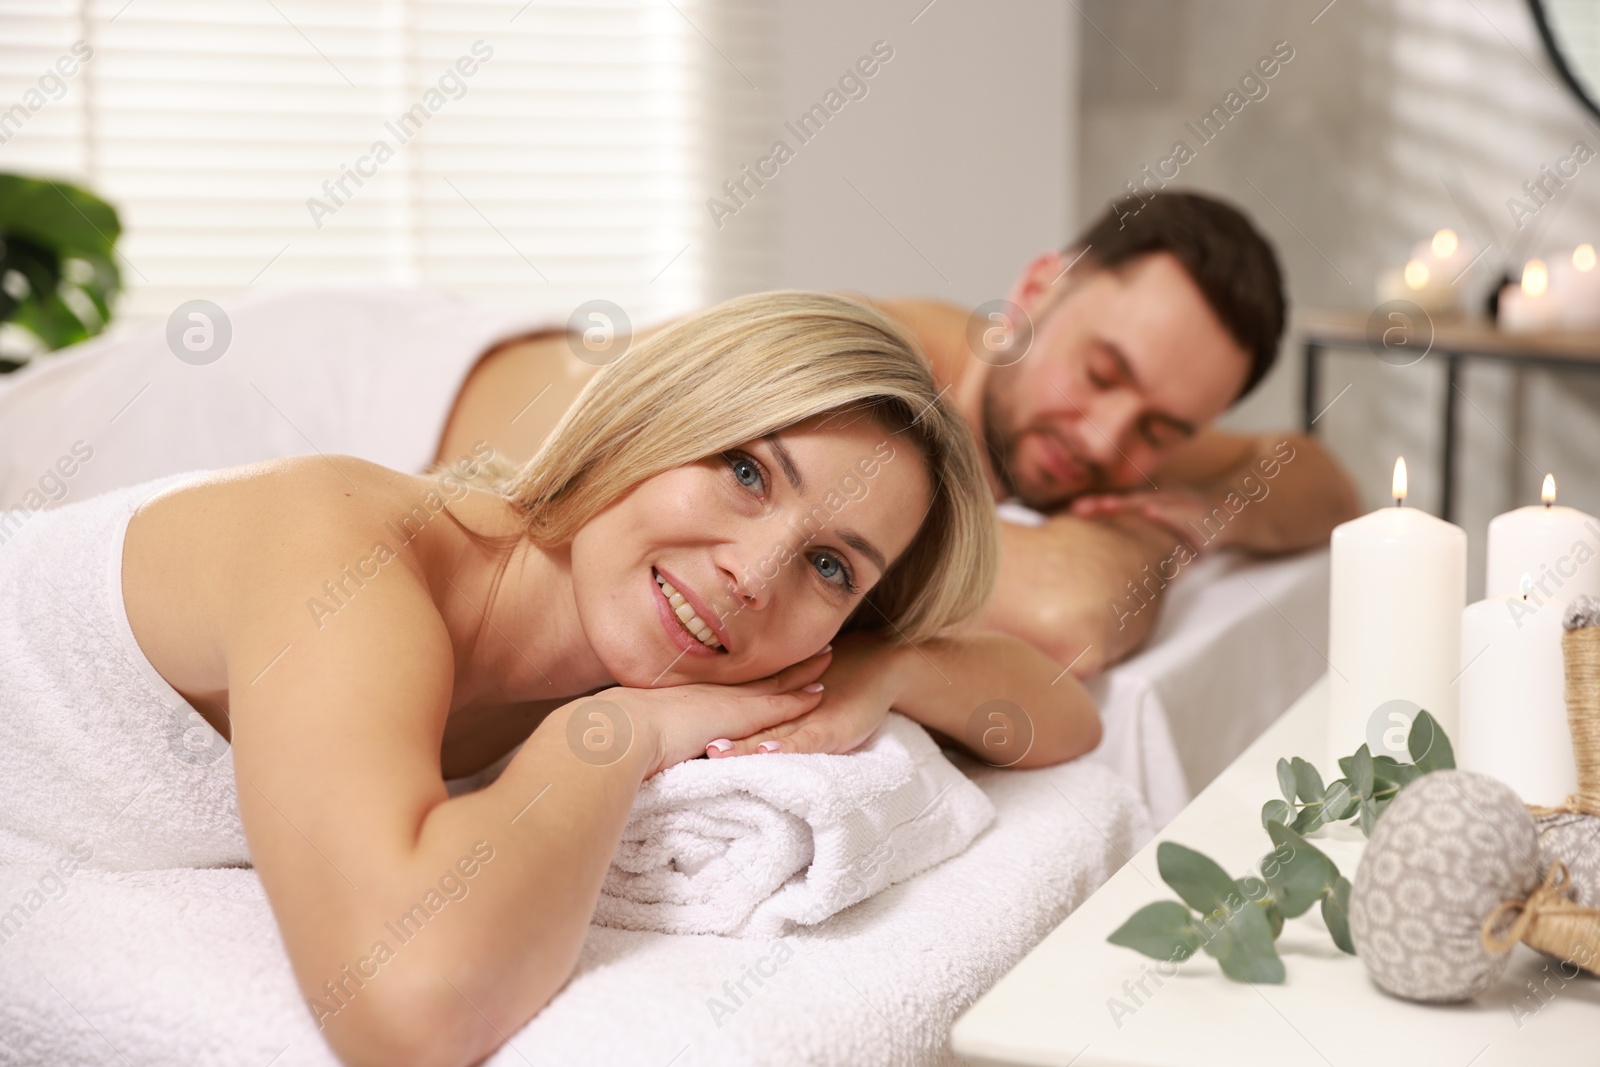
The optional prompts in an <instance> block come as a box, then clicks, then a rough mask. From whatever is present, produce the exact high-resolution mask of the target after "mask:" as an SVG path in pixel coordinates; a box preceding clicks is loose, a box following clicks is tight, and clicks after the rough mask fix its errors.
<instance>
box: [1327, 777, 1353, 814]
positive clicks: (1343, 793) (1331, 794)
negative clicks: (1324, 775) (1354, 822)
mask: <svg viewBox="0 0 1600 1067" xmlns="http://www.w3.org/2000/svg"><path fill="white" fill-rule="evenodd" d="M1357 803H1358V800H1357V798H1356V794H1355V793H1354V792H1353V791H1352V790H1351V788H1350V783H1349V782H1347V781H1345V780H1344V779H1343V778H1335V779H1334V780H1333V781H1331V782H1329V783H1328V791H1327V792H1326V793H1324V794H1323V797H1322V821H1323V823H1324V824H1327V823H1330V822H1338V821H1339V820H1340V819H1348V818H1349V817H1350V816H1352V815H1354V814H1355V813H1356V804H1357Z"/></svg>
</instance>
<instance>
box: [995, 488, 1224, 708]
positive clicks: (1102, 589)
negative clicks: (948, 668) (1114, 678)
mask: <svg viewBox="0 0 1600 1067" xmlns="http://www.w3.org/2000/svg"><path fill="white" fill-rule="evenodd" d="M1194 555H1195V553H1194V551H1193V550H1192V549H1190V548H1189V547H1188V546H1187V544H1186V543H1185V542H1183V541H1182V540H1181V539H1180V538H1178V537H1177V536H1176V535H1174V534H1173V533H1172V532H1171V531H1170V530H1168V529H1167V528H1166V527H1164V526H1162V525H1161V524H1159V523H1155V522H1151V521H1150V520H1148V519H1144V518H1142V517H1140V516H1138V515H1109V516H1106V517H1103V518H1095V519H1081V518H1078V517H1076V516H1073V515H1056V516H1053V517H1051V518H1050V519H1048V520H1046V522H1045V523H1044V524H1043V525H1041V526H1020V525H1018V524H1016V523H1010V522H1002V523H1001V524H1000V577H999V581H998V583H997V584H996V586H995V591H994V595H993V596H991V597H990V598H989V602H988V604H987V605H985V606H984V609H983V611H982V612H981V613H980V614H979V617H978V619H977V621H976V623H975V627H976V628H981V629H987V630H998V631H1000V632H1001V633H1008V634H1012V635H1014V636H1016V637H1020V638H1022V639H1023V640H1024V641H1026V642H1028V643H1029V644H1031V645H1033V646H1034V647H1035V648H1037V649H1039V650H1040V651H1041V652H1043V653H1044V654H1045V655H1047V656H1049V657H1050V658H1051V659H1053V660H1055V661H1056V662H1057V663H1059V664H1061V665H1062V666H1063V667H1068V668H1070V669H1071V671H1072V673H1073V674H1074V675H1076V676H1077V677H1079V678H1089V677H1092V676H1093V675H1095V674H1098V673H1099V672H1100V670H1101V669H1102V668H1104V667H1108V666H1110V665H1111V664H1113V663H1116V662H1117V661H1118V660H1121V659H1123V658H1125V657H1126V656H1127V655H1128V654H1129V653H1131V652H1132V651H1133V650H1134V649H1136V648H1138V647H1139V646H1140V645H1141V644H1143V643H1144V640H1145V638H1146V637H1148V636H1149V634H1150V630H1151V628H1152V627H1153V626H1154V625H1155V621H1156V605H1157V603H1159V598H1160V593H1161V590H1162V589H1163V588H1164V587H1165V586H1166V584H1167V582H1168V581H1170V580H1171V579H1172V578H1173V577H1175V576H1176V575H1177V573H1178V569H1179V568H1180V567H1181V566H1182V565H1183V564H1184V563H1186V562H1188V561H1189V560H1192V559H1193V558H1194Z"/></svg>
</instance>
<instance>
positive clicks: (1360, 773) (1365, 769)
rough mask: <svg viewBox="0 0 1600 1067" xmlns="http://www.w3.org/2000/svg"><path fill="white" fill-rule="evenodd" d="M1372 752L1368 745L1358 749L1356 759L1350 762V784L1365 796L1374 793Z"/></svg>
mask: <svg viewBox="0 0 1600 1067" xmlns="http://www.w3.org/2000/svg"><path fill="white" fill-rule="evenodd" d="M1372 783H1373V777H1372V753H1371V752H1370V751H1368V749H1367V746H1366V745H1362V746H1361V747H1360V748H1358V749H1356V755H1355V759H1354V760H1352V761H1351V764H1350V785H1351V787H1352V788H1354V790H1355V791H1356V792H1357V793H1359V794H1361V795H1362V796H1364V797H1370V796H1371V795H1372Z"/></svg>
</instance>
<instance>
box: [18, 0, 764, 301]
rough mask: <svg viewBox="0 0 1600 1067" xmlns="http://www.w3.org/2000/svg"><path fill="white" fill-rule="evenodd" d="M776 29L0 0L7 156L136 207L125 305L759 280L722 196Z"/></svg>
mask: <svg viewBox="0 0 1600 1067" xmlns="http://www.w3.org/2000/svg"><path fill="white" fill-rule="evenodd" d="M766 35H767V25H766V22H765V20H764V19H763V18H762V17H760V16H751V15H747V14H738V13H730V12H728V11H724V10H723V7H722V4H721V3H720V2H716V0H671V2H667V0H594V2H586V3H559V2H557V3H549V2H543V0H535V2H526V3H525V2H523V0H514V2H509V0H508V2H497V3H486V2H472V0H229V2H217V0H0V139H3V140H0V169H3V170H7V171H14V172H21V173H27V174H36V175H48V176H56V177H63V178H67V179H69V180H73V181H77V182H80V183H83V184H86V185H87V186H89V187H90V188H91V189H92V190H93V191H94V192H96V193H97V194H98V195H100V196H101V197H103V198H105V199H107V200H109V201H110V202H112V203H113V204H114V205H115V206H116V207H117V209H118V211H119V213H120V215H121V219H122V223H123V228H124V234H123V238H122V241H121V243H120V245H119V248H120V252H121V258H120V266H121V268H122V271H123V281H124V287H125V288H124V293H123V296H122V299H121V302H120V305H119V308H118V315H117V318H118V321H119V323H122V324H139V323H147V322H151V321H163V320H165V318H166V316H167V315H168V314H169V313H170V312H171V310H172V309H173V308H174V307H176V306H177V305H178V304H180V303H183V302H184V301H186V300H190V299H194V298H197V297H204V298H208V299H222V298H227V297H230V296H235V295H237V294H240V293H242V292H244V291H246V290H248V289H250V288H251V287H252V286H257V287H259V286H267V285H271V286H284V285H291V284H300V283H317V282H327V281H351V280H372V279H383V280H388V281H394V282H404V283H415V284H426V285H434V286H439V287H443V288H447V289H450V290H454V291H457V292H460V293H462V294H463V295H466V296H468V297H470V298H472V299H475V300H477V301H479V302H482V303H485V304H490V305H498V306H505V305H519V306H531V307H536V308H548V309H550V310H554V311H565V310H569V309H571V308H573V307H575V306H576V305H577V304H579V303H581V302H583V301H585V300H590V299H596V298H603V299H609V300H612V301H614V302H616V303H617V304H619V305H621V306H622V307H623V308H624V309H626V310H627V311H628V313H629V314H630V315H631V316H632V317H633V318H634V320H635V321H642V320H648V319H651V318H655V317H659V316H661V315H663V314H668V313H672V312H676V311H681V310H685V309H687V308H689V307H693V306H695V305H697V304H700V303H703V302H705V301H706V300H708V299H712V298H714V297H716V296H720V295H723V294H724V293H725V292H726V291H728V290H729V289H730V288H732V289H748V288H759V287H761V283H762V279H763V272H764V269H765V266H764V264H765V259H764V256H765V252H764V251H763V250H762V249H761V248H760V247H759V246H760V244H761V237H762V236H763V235H762V233H761V231H760V230H759V228H755V227H752V228H749V231H748V233H747V234H745V235H743V236H742V237H741V236H740V235H721V234H719V235H715V236H714V237H713V235H712V231H711V230H710V228H709V227H708V225H707V222H706V218H705V208H704V200H705V197H706V196H707V195H709V194H708V190H710V189H712V188H713V187H714V182H713V178H712V175H713V174H714V173H715V172H716V167H717V165H718V164H719V163H720V162H721V161H722V160H724V159H726V158H731V157H736V156H738V155H740V154H741V153H743V152H744V151H745V150H746V148H747V144H746V139H748V138H751V137H756V138H759V137H760V136H762V135H763V134H764V132H765V127H764V124H763V122H762V121H761V116H762V115H764V114H765V101H766V100H767V99H768V96H769V90H770V86H766V85H762V84H760V83H759V82H758V81H757V80H756V79H755V78H752V77H749V75H750V73H751V72H752V71H753V72H757V73H759V74H761V75H762V77H763V78H765V75H766V74H767V72H768V71H769V69H770V64H768V63H767V62H765V60H764V49H765V48H766V47H767V40H766ZM78 42H81V43H78ZM75 49H76V52H75ZM63 57H67V61H66V62H61V61H62V59H63ZM74 59H75V62H73V60H74ZM69 68H75V69H73V72H72V73H71V74H70V75H67V74H62V73H61V71H63V70H66V69H69ZM767 80H770V79H767ZM30 94H32V95H30ZM34 103H39V104H40V105H41V106H38V107H36V108H35V107H32V106H31V105H32V104H34ZM15 105H20V111H19V110H18V107H17V106H15ZM6 108H11V111H10V112H7V111H5V110H4V109H6ZM7 115H10V116H11V119H12V121H10V122H9V123H8V122H7V121H6V119H7ZM730 277H732V278H736V279H737V280H738V281H737V282H735V283H732V284H730V281H729V279H730Z"/></svg>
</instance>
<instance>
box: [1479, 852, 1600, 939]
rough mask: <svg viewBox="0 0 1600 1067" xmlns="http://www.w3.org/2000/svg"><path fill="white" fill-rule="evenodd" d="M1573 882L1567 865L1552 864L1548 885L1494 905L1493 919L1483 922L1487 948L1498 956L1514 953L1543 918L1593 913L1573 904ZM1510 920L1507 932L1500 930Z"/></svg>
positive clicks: (1558, 862) (1482, 936) (1483, 934)
mask: <svg viewBox="0 0 1600 1067" xmlns="http://www.w3.org/2000/svg"><path fill="white" fill-rule="evenodd" d="M1571 893H1572V883H1571V882H1570V881H1569V878H1568V874H1567V865H1566V864H1565V863H1562V862H1561V861H1560V860H1556V861H1555V862H1554V863H1552V864H1550V867H1549V868H1548V869H1547V870H1546V871H1545V872H1544V882H1543V883H1542V884H1541V885H1539V886H1536V887H1535V888H1534V890H1533V892H1531V893H1529V894H1528V895H1527V897H1526V898H1524V899H1522V900H1516V899H1512V900H1502V901H1501V902H1500V903H1498V904H1496V905H1495V906H1494V910H1493V911H1491V912H1490V913H1489V917H1488V918H1487V919H1485V920H1483V928H1482V930H1481V931H1479V937H1480V938H1481V939H1482V941H1483V947H1484V948H1486V949H1488V950H1489V951H1490V952H1493V953H1494V954H1495V955H1496V956H1498V955H1501V954H1502V953H1505V952H1510V951H1511V947H1512V946H1513V945H1515V944H1516V943H1517V942H1518V941H1521V940H1522V937H1523V935H1524V934H1526V933H1527V932H1528V927H1530V926H1532V925H1533V923H1534V920H1536V919H1538V918H1539V917H1540V916H1541V915H1553V914H1556V913H1558V912H1570V911H1577V912H1583V913H1585V914H1588V913H1589V909H1588V908H1579V907H1578V906H1577V905H1575V904H1573V903H1572V902H1571V899H1570V897H1571ZM1508 917H1510V918H1511V921H1510V923H1509V924H1508V925H1506V927H1505V929H1503V930H1502V929H1500V927H1501V924H1502V923H1505V921H1506V919H1507V918H1508Z"/></svg>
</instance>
